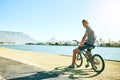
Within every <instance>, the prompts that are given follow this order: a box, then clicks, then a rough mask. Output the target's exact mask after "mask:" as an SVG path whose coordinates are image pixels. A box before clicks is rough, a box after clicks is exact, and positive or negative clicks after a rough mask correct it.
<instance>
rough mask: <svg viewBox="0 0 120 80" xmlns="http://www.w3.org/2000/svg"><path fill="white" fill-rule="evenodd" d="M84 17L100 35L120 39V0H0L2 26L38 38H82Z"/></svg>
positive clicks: (1, 27) (5, 29) (43, 39)
mask: <svg viewBox="0 0 120 80" xmlns="http://www.w3.org/2000/svg"><path fill="white" fill-rule="evenodd" d="M83 19H87V20H88V21H89V24H90V26H91V28H92V29H93V30H94V31H95V34H96V36H97V39H99V38H102V39H104V40H109V38H110V39H111V40H114V41H118V40H120V28H119V27H120V0H0V30H2V31H14V32H23V33H25V34H27V35H29V36H30V37H32V38H34V39H35V40H38V41H46V40H49V39H50V38H52V37H55V38H56V39H57V40H61V41H63V40H81V38H82V36H83V35H84V33H85V29H84V28H83V26H82V23H81V21H82V20H83Z"/></svg>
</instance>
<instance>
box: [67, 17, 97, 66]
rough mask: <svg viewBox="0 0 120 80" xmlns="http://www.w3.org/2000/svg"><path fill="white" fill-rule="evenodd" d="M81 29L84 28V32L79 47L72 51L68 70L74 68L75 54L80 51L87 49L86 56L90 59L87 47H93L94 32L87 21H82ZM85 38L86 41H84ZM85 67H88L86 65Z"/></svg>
mask: <svg viewBox="0 0 120 80" xmlns="http://www.w3.org/2000/svg"><path fill="white" fill-rule="evenodd" d="M82 24H83V27H84V28H86V32H85V34H84V36H83V38H82V40H81V43H80V46H79V47H78V48H76V49H74V50H73V57H72V64H71V65H70V66H69V67H68V68H75V59H76V54H77V53H79V52H80V51H82V50H84V49H87V51H88V52H86V56H87V57H90V53H89V49H88V48H89V47H91V46H93V45H94V43H95V39H96V38H95V35H94V31H93V30H92V29H91V28H90V26H89V22H88V21H87V20H85V19H84V20H82ZM86 38H87V40H86ZM86 66H89V65H88V64H87V65H86Z"/></svg>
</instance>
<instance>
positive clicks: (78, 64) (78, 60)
mask: <svg viewBox="0 0 120 80" xmlns="http://www.w3.org/2000/svg"><path fill="white" fill-rule="evenodd" d="M82 63H83V58H82V55H81V53H78V54H77V55H76V60H75V64H76V67H81V65H82Z"/></svg>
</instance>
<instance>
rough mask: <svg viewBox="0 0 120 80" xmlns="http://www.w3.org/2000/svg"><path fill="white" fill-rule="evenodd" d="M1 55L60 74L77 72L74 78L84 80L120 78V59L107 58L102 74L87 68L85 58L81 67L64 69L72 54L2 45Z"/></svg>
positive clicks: (69, 74) (69, 62)
mask: <svg viewBox="0 0 120 80" xmlns="http://www.w3.org/2000/svg"><path fill="white" fill-rule="evenodd" d="M0 57H3V58H7V59H8V60H9V61H10V60H13V61H16V62H20V63H23V64H26V65H29V66H30V65H31V66H34V67H37V68H39V69H41V70H43V71H56V72H58V73H59V74H61V75H65V76H68V77H70V76H71V75H72V74H75V75H74V76H72V78H78V79H82V80H84V79H85V78H87V79H88V78H89V79H88V80H111V79H112V80H118V79H120V75H119V74H120V61H113V60H105V69H104V71H103V72H102V73H101V74H96V73H95V72H94V71H93V70H91V67H89V68H88V69H86V68H85V64H86V61H85V60H84V59H83V65H82V66H81V67H80V68H75V69H74V70H73V71H71V70H70V71H69V70H67V71H65V70H64V69H65V68H66V67H67V66H68V65H70V64H71V59H72V57H71V56H66V55H59V54H48V53H39V52H31V51H24V50H16V49H8V48H4V47H2V48H1V47H0ZM9 61H8V62H9ZM6 65H7V64H6ZM7 66H9V65H7ZM16 67H19V66H17V65H16ZM58 68H60V69H58ZM57 69H58V70H57ZM89 70H90V71H89ZM10 71H11V70H10ZM16 71H17V70H16ZM18 71H19V70H18ZM11 72H12V71H11ZM83 72H84V73H86V74H87V75H82V74H83ZM115 74H116V75H115ZM94 75H97V76H94ZM76 76H77V77H76ZM91 76H94V77H91ZM85 80H86V79H85Z"/></svg>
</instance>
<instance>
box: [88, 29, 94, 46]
mask: <svg viewBox="0 0 120 80" xmlns="http://www.w3.org/2000/svg"><path fill="white" fill-rule="evenodd" d="M86 32H88V37H87V40H86V42H87V43H88V44H92V45H94V43H95V40H96V37H95V34H94V31H93V30H92V29H91V28H90V27H87V28H86Z"/></svg>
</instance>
